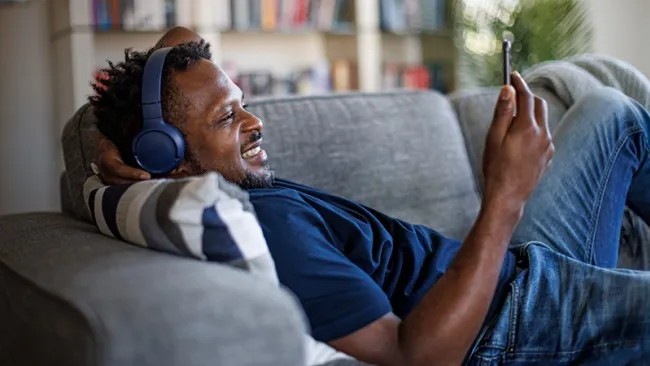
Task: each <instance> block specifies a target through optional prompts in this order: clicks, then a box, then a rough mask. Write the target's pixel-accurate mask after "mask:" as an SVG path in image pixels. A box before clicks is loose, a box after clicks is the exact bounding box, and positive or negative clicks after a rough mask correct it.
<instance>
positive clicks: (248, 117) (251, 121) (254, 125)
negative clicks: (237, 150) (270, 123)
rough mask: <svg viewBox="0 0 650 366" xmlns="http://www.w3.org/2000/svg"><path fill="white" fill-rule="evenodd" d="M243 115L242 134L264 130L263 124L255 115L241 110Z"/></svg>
mask: <svg viewBox="0 0 650 366" xmlns="http://www.w3.org/2000/svg"><path fill="white" fill-rule="evenodd" d="M242 113H244V118H243V119H242V120H243V122H242V127H241V128H242V132H244V133H248V132H253V131H258V132H262V130H263V129H264V123H263V122H262V120H261V119H259V118H258V117H257V116H256V115H254V114H252V113H250V112H248V111H247V110H242Z"/></svg>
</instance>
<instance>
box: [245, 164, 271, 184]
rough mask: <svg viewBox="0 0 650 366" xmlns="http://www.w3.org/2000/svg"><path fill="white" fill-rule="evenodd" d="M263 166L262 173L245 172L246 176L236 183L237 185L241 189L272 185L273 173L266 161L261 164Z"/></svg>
mask: <svg viewBox="0 0 650 366" xmlns="http://www.w3.org/2000/svg"><path fill="white" fill-rule="evenodd" d="M262 168H264V173H262V174H253V173H252V172H249V171H247V172H246V178H244V179H243V180H242V181H241V182H239V183H238V185H239V187H241V188H242V189H256V188H270V187H272V186H273V181H274V179H275V173H274V172H273V169H271V166H270V165H269V163H268V162H266V163H264V165H262Z"/></svg>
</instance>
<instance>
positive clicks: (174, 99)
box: [88, 40, 212, 166]
mask: <svg viewBox="0 0 650 366" xmlns="http://www.w3.org/2000/svg"><path fill="white" fill-rule="evenodd" d="M161 47H165V45H164V44H162V45H160V46H159V47H153V48H151V49H149V50H146V51H142V52H138V51H134V50H133V49H131V48H127V49H126V50H124V60H123V61H120V62H118V63H117V64H115V63H113V62H111V61H108V67H107V68H104V69H102V70H100V71H101V72H102V74H103V75H104V77H103V80H96V81H95V82H93V83H91V86H92V88H93V90H94V92H95V94H94V95H91V96H89V97H88V101H89V103H90V105H91V107H92V109H93V113H94V114H95V117H96V118H97V128H98V129H99V131H100V132H101V133H102V134H103V135H104V136H106V137H107V138H108V139H109V140H110V141H112V142H113V143H114V144H115V146H117V148H118V150H119V152H120V154H121V156H122V159H123V160H124V162H125V163H126V164H128V165H131V166H137V163H136V161H135V158H134V157H133V152H132V150H131V142H132V140H133V138H134V137H135V135H137V133H138V132H139V131H140V130H141V129H142V109H141V108H142V103H141V92H142V74H143V72H144V66H145V64H146V62H147V60H148V59H149V57H150V56H151V54H152V53H153V52H154V51H155V50H156V49H158V48H161ZM200 59H207V60H211V59H212V54H211V51H210V44H209V43H207V42H205V41H204V40H200V41H198V42H196V41H192V42H186V43H182V44H179V45H176V46H174V47H173V48H172V50H171V51H169V53H168V54H167V57H166V58H165V65H164V67H163V77H162V85H161V94H162V95H161V97H162V99H161V100H162V113H163V119H164V120H165V121H166V122H168V123H172V124H174V125H176V126H177V127H179V128H180V129H181V131H182V128H181V127H182V125H183V122H184V119H185V113H184V110H185V109H186V107H187V106H188V104H189V103H190V100H188V99H187V98H186V97H185V96H183V94H182V92H181V91H180V89H179V88H178V86H177V85H175V83H174V82H173V78H171V74H172V72H175V71H185V70H187V69H188V68H189V67H190V66H192V65H194V64H195V63H197V62H198V61H199V60H200ZM186 149H187V148H186Z"/></svg>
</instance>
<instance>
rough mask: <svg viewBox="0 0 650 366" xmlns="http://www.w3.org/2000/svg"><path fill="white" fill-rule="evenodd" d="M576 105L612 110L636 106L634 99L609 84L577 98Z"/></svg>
mask: <svg viewBox="0 0 650 366" xmlns="http://www.w3.org/2000/svg"><path fill="white" fill-rule="evenodd" d="M576 105H581V106H585V107H588V108H596V109H605V110H609V111H610V112H614V111H618V110H621V109H623V110H625V109H629V108H631V107H634V105H633V103H632V100H631V99H630V98H629V97H628V96H627V95H625V94H623V93H622V92H621V91H620V90H618V89H614V88H612V87H608V86H606V87H602V88H597V89H594V90H590V91H588V92H587V93H585V94H584V95H583V96H582V97H580V99H578V100H576Z"/></svg>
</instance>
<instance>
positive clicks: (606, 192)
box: [468, 88, 650, 365]
mask: <svg viewBox="0 0 650 366" xmlns="http://www.w3.org/2000/svg"><path fill="white" fill-rule="evenodd" d="M649 131H650V115H649V114H648V112H647V111H646V110H645V109H643V107H641V105H639V104H638V103H636V102H635V101H633V100H631V99H629V98H627V97H626V96H624V95H623V94H621V93H620V92H618V91H616V90H614V89H610V88H603V89H599V90H595V91H593V92H591V93H590V94H589V95H587V96H585V97H583V98H582V99H581V100H579V101H577V102H576V103H575V104H574V106H573V107H571V109H570V110H569V111H567V113H566V115H565V117H564V119H563V121H562V122H561V124H560V126H559V127H558V129H557V130H556V131H555V134H554V138H553V139H554V143H555V147H556V152H555V157H554V159H553V162H552V164H551V167H550V169H549V171H548V173H547V174H546V175H545V177H544V178H543V179H542V181H541V182H540V184H539V186H538V187H537V188H536V190H535V191H534V192H533V194H532V196H531V198H530V199H529V201H528V202H527V204H526V207H525V210H524V216H523V218H522V220H521V222H520V224H519V226H518V227H517V229H516V231H515V233H514V235H513V239H512V245H511V248H510V250H512V251H514V252H515V253H516V255H517V259H518V265H519V266H520V268H521V271H520V272H519V273H518V274H517V276H516V278H515V280H514V281H513V282H512V283H511V284H510V292H509V294H508V296H507V298H506V299H505V301H504V303H503V305H502V308H501V310H500V312H499V313H498V314H497V316H495V317H494V319H491V320H489V322H488V323H487V326H486V328H485V329H484V330H483V332H484V334H483V336H482V338H481V339H480V340H479V341H478V343H477V347H476V349H475V351H474V353H473V354H472V355H471V356H470V357H469V359H468V364H470V365H524V364H525V365H530V364H540V365H557V364H562V365H565V364H579V365H650V272H642V271H634V270H630V269H619V268H616V263H617V254H618V246H619V235H620V227H621V221H622V215H623V211H624V208H625V204H627V205H628V206H629V207H630V208H632V209H633V210H634V211H635V212H636V213H637V214H638V215H639V216H641V217H642V218H643V220H644V221H646V222H649V220H650V159H648V156H649V154H650V150H649V148H648V141H650V133H649ZM648 245H650V243H648Z"/></svg>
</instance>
